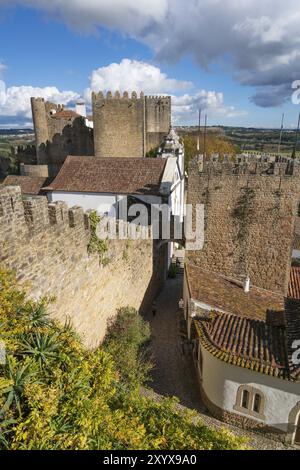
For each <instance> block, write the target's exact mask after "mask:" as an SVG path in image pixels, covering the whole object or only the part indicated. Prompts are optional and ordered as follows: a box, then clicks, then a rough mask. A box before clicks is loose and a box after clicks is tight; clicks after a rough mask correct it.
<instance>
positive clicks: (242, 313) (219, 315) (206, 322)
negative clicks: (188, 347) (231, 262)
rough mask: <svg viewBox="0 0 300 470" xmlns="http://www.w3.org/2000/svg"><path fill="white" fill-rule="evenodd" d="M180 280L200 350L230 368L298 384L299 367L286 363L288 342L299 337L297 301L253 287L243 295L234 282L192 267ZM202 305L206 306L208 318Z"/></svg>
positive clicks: (289, 358)
mask: <svg viewBox="0 0 300 470" xmlns="http://www.w3.org/2000/svg"><path fill="white" fill-rule="evenodd" d="M186 276H187V281H188V287H189V290H190V296H191V298H192V299H193V300H194V301H198V303H199V304H198V305H199V312H197V311H196V315H197V316H196V318H195V320H194V324H195V326H196V331H197V333H198V336H199V338H200V341H201V344H202V345H203V347H204V348H205V349H206V350H208V351H209V352H210V353H211V354H212V355H213V356H215V357H217V358H218V359H220V360H222V361H225V362H227V363H229V364H232V365H235V366H239V367H244V368H246V369H249V370H253V371H255V372H260V373H264V374H267V375H271V376H273V377H278V378H282V379H286V380H291V381H298V380H300V364H298V365H297V364H295V363H294V361H293V360H292V356H293V354H294V353H295V349H294V348H293V347H292V346H293V342H294V341H295V340H299V339H300V300H296V299H284V298H283V297H282V296H281V295H277V294H274V293H272V292H267V291H263V290H261V289H257V288H255V287H252V288H251V289H250V292H248V293H245V292H244V290H243V287H242V286H240V285H238V284H237V283H234V282H233V281H231V280H228V279H226V278H224V277H222V276H220V275H217V274H215V273H211V272H209V271H204V270H202V269H201V268H198V267H197V266H194V265H192V264H188V265H187V266H186ZM201 304H202V305H201ZM203 304H204V305H203ZM196 305H197V304H196ZM205 306H210V307H211V309H210V313H209V314H208V317H206V316H205V315H203V310H206V308H205ZM196 310H197V307H196Z"/></svg>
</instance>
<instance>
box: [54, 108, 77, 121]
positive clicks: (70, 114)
mask: <svg viewBox="0 0 300 470" xmlns="http://www.w3.org/2000/svg"><path fill="white" fill-rule="evenodd" d="M52 117H53V118H54V119H73V118H76V117H80V114H77V113H75V111H72V109H63V110H62V111H58V112H57V113H55V114H53V115H52Z"/></svg>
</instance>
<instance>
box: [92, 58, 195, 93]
mask: <svg viewBox="0 0 300 470" xmlns="http://www.w3.org/2000/svg"><path fill="white" fill-rule="evenodd" d="M192 86H193V84H192V83H191V82H187V81H181V80H176V79H175V78H168V76H167V75H166V74H165V73H163V72H162V71H161V70H160V69H159V68H158V67H155V66H154V65H151V64H148V63H146V62H141V61H137V60H130V59H123V60H122V61H121V62H120V63H119V64H116V63H114V64H110V65H108V66H107V67H100V68H99V69H97V70H94V71H93V72H92V75H91V80H90V88H89V89H88V90H87V92H86V93H85V96H86V97H89V94H90V91H91V90H92V91H100V90H101V91H108V90H110V91H113V92H114V91H121V92H123V91H128V92H132V91H136V92H141V91H143V92H145V93H148V94H164V93H174V92H177V91H180V90H186V89H188V88H191V87H192Z"/></svg>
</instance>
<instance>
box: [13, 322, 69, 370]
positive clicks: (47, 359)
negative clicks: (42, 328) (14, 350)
mask: <svg viewBox="0 0 300 470" xmlns="http://www.w3.org/2000/svg"><path fill="white" fill-rule="evenodd" d="M60 346H61V344H60V341H59V334H58V333H57V332H50V333H42V332H39V331H38V332H35V333H31V334H29V335H28V334H27V335H23V336H22V339H21V344H20V350H19V352H18V354H21V355H25V356H26V355H29V356H32V357H33V358H34V359H35V360H36V361H37V363H38V364H39V366H40V367H41V368H42V367H44V366H47V365H49V364H50V363H51V362H52V361H53V360H54V359H58V358H59V355H60V351H59V349H60Z"/></svg>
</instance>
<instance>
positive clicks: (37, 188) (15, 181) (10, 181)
mask: <svg viewBox="0 0 300 470" xmlns="http://www.w3.org/2000/svg"><path fill="white" fill-rule="evenodd" d="M52 179H53V178H45V177H38V176H20V175H9V176H7V177H6V178H5V180H4V181H3V183H2V184H3V186H20V187H21V192H22V194H27V195H32V196H36V195H38V194H41V189H42V188H43V186H46V185H47V184H49V183H50V182H51V181H52Z"/></svg>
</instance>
